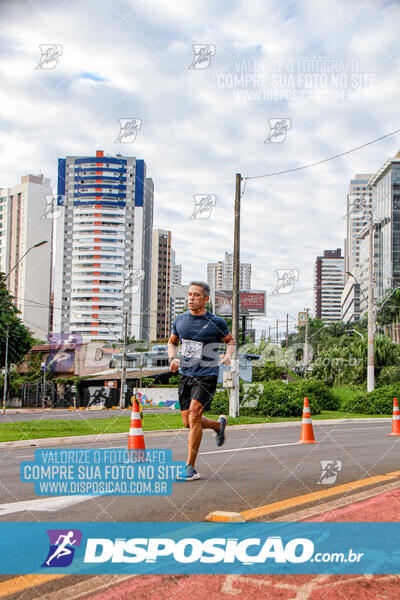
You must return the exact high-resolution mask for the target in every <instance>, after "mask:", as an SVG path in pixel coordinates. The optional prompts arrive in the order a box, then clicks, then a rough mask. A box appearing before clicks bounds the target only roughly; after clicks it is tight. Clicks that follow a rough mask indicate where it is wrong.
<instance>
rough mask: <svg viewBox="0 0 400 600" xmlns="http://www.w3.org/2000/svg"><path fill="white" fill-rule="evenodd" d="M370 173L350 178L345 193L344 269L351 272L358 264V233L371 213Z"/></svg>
mask: <svg viewBox="0 0 400 600" xmlns="http://www.w3.org/2000/svg"><path fill="white" fill-rule="evenodd" d="M371 177H372V173H364V174H357V175H355V176H354V179H351V180H350V185H349V193H348V194H347V210H346V219H347V231H346V240H345V251H344V254H345V271H347V272H350V273H353V274H354V270H355V269H357V268H358V267H359V266H360V239H359V237H358V234H359V233H360V231H361V229H362V228H363V227H364V226H365V225H366V224H367V223H368V220H369V217H370V215H371V213H372V188H371V186H370V185H368V181H369V180H370V179H371Z"/></svg>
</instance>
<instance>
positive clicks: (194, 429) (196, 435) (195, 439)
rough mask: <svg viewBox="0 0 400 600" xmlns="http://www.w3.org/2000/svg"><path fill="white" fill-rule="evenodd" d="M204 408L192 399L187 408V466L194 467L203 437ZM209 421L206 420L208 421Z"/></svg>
mask: <svg viewBox="0 0 400 600" xmlns="http://www.w3.org/2000/svg"><path fill="white" fill-rule="evenodd" d="M203 412H204V406H203V405H202V403H201V402H199V401H198V400H194V399H192V400H191V402H190V407H189V439H188V458H187V461H186V462H187V464H188V465H191V466H192V467H194V465H195V462H196V458H197V454H198V452H199V448H200V442H201V438H202V437H203V427H202V416H203ZM208 420H209V419H207V421H208Z"/></svg>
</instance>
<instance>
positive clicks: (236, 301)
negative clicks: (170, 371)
mask: <svg viewBox="0 0 400 600" xmlns="http://www.w3.org/2000/svg"><path fill="white" fill-rule="evenodd" d="M241 182H242V176H241V175H240V173H236V190H235V222H234V234H233V290H232V335H233V338H234V340H235V349H234V354H233V358H232V366H231V373H232V387H231V388H229V390H230V395H229V416H230V417H238V416H239V352H238V346H239V307H240V289H239V287H240V193H241Z"/></svg>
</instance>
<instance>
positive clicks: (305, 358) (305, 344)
mask: <svg viewBox="0 0 400 600" xmlns="http://www.w3.org/2000/svg"><path fill="white" fill-rule="evenodd" d="M305 311H306V332H305V336H304V351H303V354H304V356H303V358H304V374H303V377H305V376H306V374H307V368H308V308H306V309H305Z"/></svg>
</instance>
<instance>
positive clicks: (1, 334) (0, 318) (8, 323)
mask: <svg viewBox="0 0 400 600" xmlns="http://www.w3.org/2000/svg"><path fill="white" fill-rule="evenodd" d="M0 277H1V275H0ZM19 313H20V311H19V310H18V309H17V307H16V306H15V304H14V303H13V298H12V296H11V294H10V293H9V291H8V290H7V288H6V286H5V283H4V281H0V346H1V348H0V364H1V366H2V367H4V365H5V350H6V343H5V342H6V337H7V329H8V364H17V363H19V362H20V361H21V360H22V358H23V357H24V356H25V354H27V352H29V350H30V349H31V348H32V346H33V345H34V338H33V337H32V334H31V332H30V331H29V329H28V328H27V327H25V325H24V324H23V323H22V321H21V319H20V318H19V316H18V315H19Z"/></svg>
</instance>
